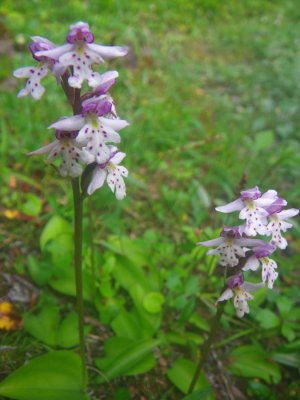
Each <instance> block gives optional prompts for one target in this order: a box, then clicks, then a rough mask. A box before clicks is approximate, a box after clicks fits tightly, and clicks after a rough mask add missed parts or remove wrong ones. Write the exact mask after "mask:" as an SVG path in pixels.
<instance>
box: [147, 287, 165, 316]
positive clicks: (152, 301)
mask: <svg viewBox="0 0 300 400" xmlns="http://www.w3.org/2000/svg"><path fill="white" fill-rule="evenodd" d="M164 302H165V298H164V296H163V295H162V294H161V293H159V292H150V293H148V294H146V296H145V297H144V300H143V306H144V308H145V310H146V311H148V312H149V313H151V314H157V313H159V312H161V309H162V305H163V304H164Z"/></svg>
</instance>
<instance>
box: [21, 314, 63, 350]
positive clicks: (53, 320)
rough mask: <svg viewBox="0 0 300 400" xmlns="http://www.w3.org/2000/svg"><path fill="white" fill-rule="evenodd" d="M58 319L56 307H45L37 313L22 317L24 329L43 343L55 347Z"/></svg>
mask: <svg viewBox="0 0 300 400" xmlns="http://www.w3.org/2000/svg"><path fill="white" fill-rule="evenodd" d="M59 319H60V316H59V309H58V308H57V307H55V306H45V307H43V308H42V309H41V310H40V311H39V312H38V313H33V312H29V313H26V314H25V315H24V328H25V329H26V331H27V332H29V333H30V334H31V335H32V336H34V337H35V338H37V339H39V340H41V341H42V342H43V343H45V344H47V345H49V346H52V347H55V346H56V345H57V330H58V324H59Z"/></svg>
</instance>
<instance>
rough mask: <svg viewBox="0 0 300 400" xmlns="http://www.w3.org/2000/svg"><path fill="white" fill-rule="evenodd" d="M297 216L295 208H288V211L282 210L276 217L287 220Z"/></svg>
mask: <svg viewBox="0 0 300 400" xmlns="http://www.w3.org/2000/svg"><path fill="white" fill-rule="evenodd" d="M298 214H299V210H297V208H290V209H289V210H283V211H281V212H280V213H278V214H277V217H278V218H279V219H280V220H282V219H288V218H292V217H295V216H296V215H298Z"/></svg>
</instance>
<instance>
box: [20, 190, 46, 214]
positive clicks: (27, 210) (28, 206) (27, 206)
mask: <svg viewBox="0 0 300 400" xmlns="http://www.w3.org/2000/svg"><path fill="white" fill-rule="evenodd" d="M20 210H21V211H22V212H23V213H24V214H27V215H33V216H35V217H36V216H38V215H39V213H40V212H41V210H42V202H41V199H40V198H39V197H38V196H36V195H35V194H33V193H26V201H25V203H23V204H22V205H21V207H20Z"/></svg>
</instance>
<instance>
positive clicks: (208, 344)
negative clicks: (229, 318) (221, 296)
mask: <svg viewBox="0 0 300 400" xmlns="http://www.w3.org/2000/svg"><path fill="white" fill-rule="evenodd" d="M224 307H225V302H224V301H223V302H221V303H220V304H219V305H218V308H217V313H216V315H215V317H214V318H213V320H212V323H211V328H210V332H209V336H208V338H207V340H206V342H205V343H204V344H203V346H202V354H201V356H200V358H199V361H198V364H197V367H196V370H195V373H194V376H193V379H192V382H191V384H190V386H189V389H188V393H187V394H191V393H192V392H193V390H194V388H195V386H196V383H197V380H198V378H199V375H200V373H201V370H202V367H203V365H204V363H205V361H206V360H207V357H208V354H209V350H210V348H211V345H212V343H213V340H214V337H215V334H216V332H217V330H218V327H219V323H220V320H221V317H222V315H223V312H224Z"/></svg>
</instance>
